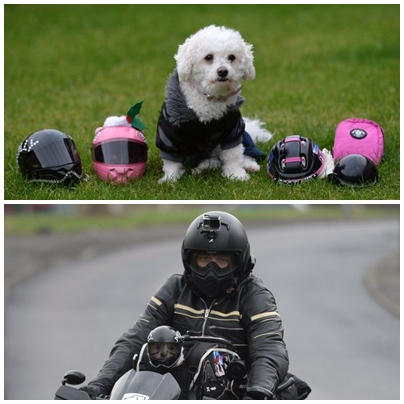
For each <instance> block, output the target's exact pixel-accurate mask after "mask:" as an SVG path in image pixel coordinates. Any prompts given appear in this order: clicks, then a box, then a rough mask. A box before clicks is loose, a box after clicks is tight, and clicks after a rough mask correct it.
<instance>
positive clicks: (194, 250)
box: [181, 212, 255, 297]
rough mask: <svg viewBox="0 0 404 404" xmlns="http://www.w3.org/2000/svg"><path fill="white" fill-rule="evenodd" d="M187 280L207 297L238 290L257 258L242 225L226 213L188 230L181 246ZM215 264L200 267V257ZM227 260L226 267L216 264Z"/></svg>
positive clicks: (206, 216)
mask: <svg viewBox="0 0 404 404" xmlns="http://www.w3.org/2000/svg"><path fill="white" fill-rule="evenodd" d="M181 252H182V261H183V264H184V268H185V276H186V279H187V280H188V281H189V282H191V284H192V285H193V286H194V287H195V288H196V289H197V290H199V292H201V293H202V294H203V295H204V296H207V297H217V296H219V295H222V294H224V293H226V292H229V291H231V289H232V288H233V287H234V286H236V285H237V284H238V283H239V282H240V281H241V280H242V279H243V278H245V277H246V276H247V275H248V274H249V273H250V272H251V270H252V269H253V266H254V262H255V260H254V257H252V256H251V255H250V244H249V242H248V238H247V234H246V231H245V229H244V226H243V225H242V224H241V222H240V221H239V220H238V219H237V218H236V217H234V216H233V215H230V214H229V213H226V212H208V213H205V214H203V215H201V216H199V217H198V218H196V219H195V220H194V221H193V222H192V223H191V225H190V226H189V228H188V230H187V233H186V234H185V238H184V241H183V243H182V250H181ZM201 256H202V257H203V256H210V257H212V256H214V257H215V262H210V263H208V264H207V265H203V266H201V265H200V263H199V262H200V261H199V259H200V257H201ZM223 258H225V259H226V264H225V265H221V266H220V265H218V264H217V260H223Z"/></svg>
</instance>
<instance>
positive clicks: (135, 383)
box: [110, 369, 181, 400]
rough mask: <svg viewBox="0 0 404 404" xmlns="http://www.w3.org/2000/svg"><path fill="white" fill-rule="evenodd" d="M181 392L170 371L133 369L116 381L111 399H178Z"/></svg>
mask: <svg viewBox="0 0 404 404" xmlns="http://www.w3.org/2000/svg"><path fill="white" fill-rule="evenodd" d="M180 394H181V389H180V386H179V385H178V383H177V382H176V380H175V379H174V377H173V376H172V375H171V374H170V373H166V374H165V375H161V374H159V373H155V372H149V371H140V372H135V371H134V370H133V369H131V370H129V372H127V373H125V374H124V375H123V376H122V377H121V378H120V379H119V380H118V381H117V382H116V383H115V386H114V388H113V389H112V393H111V397H110V400H176V399H178V397H179V396H180Z"/></svg>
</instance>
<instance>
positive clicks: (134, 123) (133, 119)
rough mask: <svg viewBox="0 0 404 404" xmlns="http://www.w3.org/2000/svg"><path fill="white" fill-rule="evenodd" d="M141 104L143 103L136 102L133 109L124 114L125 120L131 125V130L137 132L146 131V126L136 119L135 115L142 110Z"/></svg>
mask: <svg viewBox="0 0 404 404" xmlns="http://www.w3.org/2000/svg"><path fill="white" fill-rule="evenodd" d="M142 104H143V101H140V102H138V103H137V104H135V105H134V106H133V107H131V108H130V109H129V111H128V112H127V114H126V120H127V121H128V122H129V123H130V124H131V125H132V127H133V128H135V129H137V130H145V129H147V126H146V125H145V124H144V123H143V122H142V121H141V120H140V119H139V118H136V115H137V114H138V113H139V112H140V110H141V108H142Z"/></svg>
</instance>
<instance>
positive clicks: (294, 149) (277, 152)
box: [267, 135, 324, 183]
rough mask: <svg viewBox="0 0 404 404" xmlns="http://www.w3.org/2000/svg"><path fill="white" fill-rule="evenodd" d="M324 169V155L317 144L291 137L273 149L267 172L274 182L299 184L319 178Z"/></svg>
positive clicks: (296, 136)
mask: <svg viewBox="0 0 404 404" xmlns="http://www.w3.org/2000/svg"><path fill="white" fill-rule="evenodd" d="M323 167H324V157H323V153H322V151H321V150H320V149H319V147H318V146H317V144H316V143H315V142H313V141H312V140H311V139H309V138H307V137H302V136H299V135H291V136H287V137H286V138H285V139H283V140H280V141H279V142H277V143H276V144H275V145H274V146H273V147H272V149H271V152H270V153H269V157H268V164H267V172H268V175H269V177H270V178H271V179H273V180H276V181H279V182H283V183H299V182H301V181H302V180H307V179H309V178H314V177H317V176H318V175H319V174H320V173H321V171H322V169H323Z"/></svg>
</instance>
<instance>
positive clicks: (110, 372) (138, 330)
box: [89, 275, 182, 394]
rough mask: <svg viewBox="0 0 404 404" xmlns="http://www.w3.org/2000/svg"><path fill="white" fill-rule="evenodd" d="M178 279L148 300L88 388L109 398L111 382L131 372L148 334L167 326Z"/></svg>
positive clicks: (174, 279)
mask: <svg viewBox="0 0 404 404" xmlns="http://www.w3.org/2000/svg"><path fill="white" fill-rule="evenodd" d="M181 278H182V277H181V276H180V275H173V276H172V277H170V278H169V279H168V280H167V281H166V282H165V283H164V284H163V285H162V286H161V287H160V289H159V290H158V291H157V292H156V293H155V295H154V296H152V297H151V299H150V301H149V303H148V305H147V307H146V309H145V311H144V313H143V314H142V315H140V317H139V319H138V320H137V321H136V322H135V323H134V324H133V326H132V327H131V328H130V329H129V330H128V331H126V332H125V333H124V334H123V335H122V336H121V337H120V338H119V339H118V341H117V342H116V343H115V345H114V347H113V348H112V350H111V353H110V356H109V358H108V359H107V360H106V362H105V363H104V365H103V367H102V368H101V370H100V371H99V373H98V375H97V377H96V378H95V379H94V380H93V381H91V382H90V383H89V385H92V386H96V387H98V388H99V389H100V393H102V394H109V393H110V392H111V390H112V387H113V386H114V384H115V382H116V381H117V380H118V379H119V378H120V377H121V376H122V375H123V374H124V373H126V372H127V371H128V370H130V369H131V368H132V365H133V362H132V359H133V356H134V355H135V354H136V353H139V352H140V350H141V347H142V345H143V344H144V343H145V342H146V340H147V336H148V334H149V332H150V331H151V330H153V329H154V328H156V327H158V326H160V325H166V324H170V322H171V318H172V312H173V307H174V301H173V299H175V296H176V295H177V291H178V290H179V288H180V284H181Z"/></svg>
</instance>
